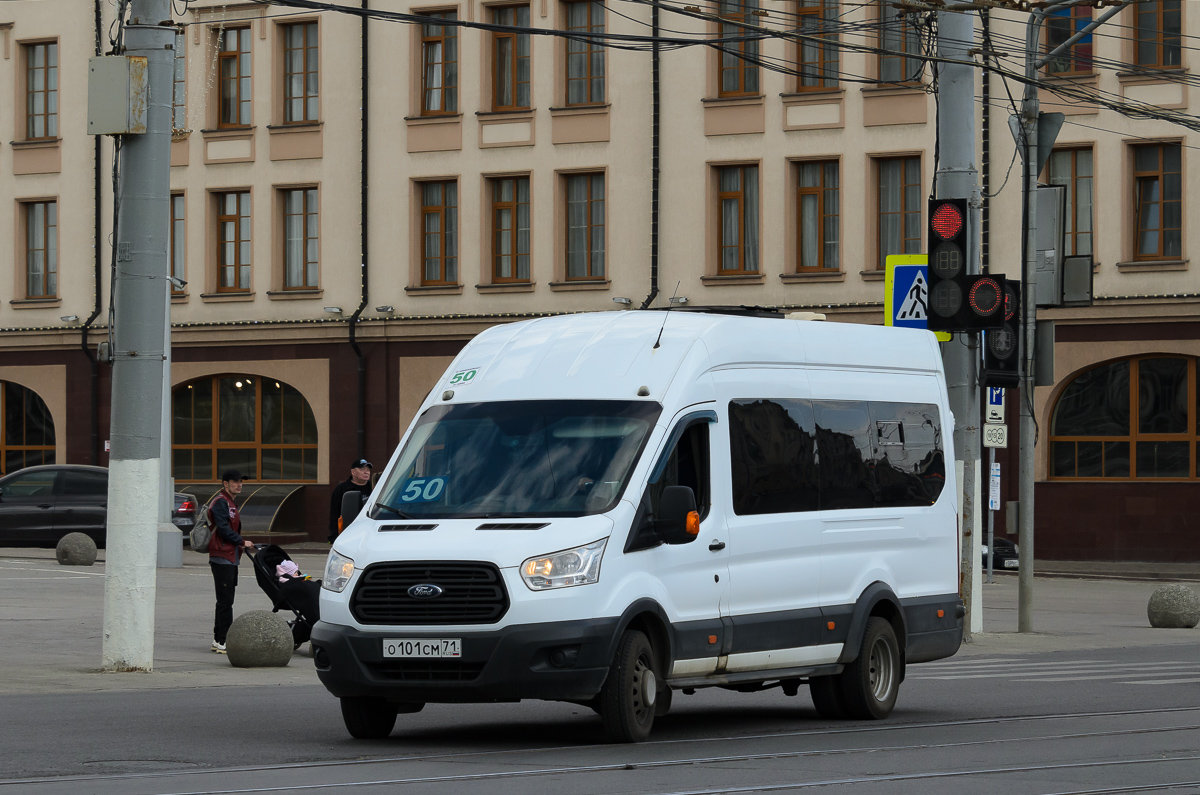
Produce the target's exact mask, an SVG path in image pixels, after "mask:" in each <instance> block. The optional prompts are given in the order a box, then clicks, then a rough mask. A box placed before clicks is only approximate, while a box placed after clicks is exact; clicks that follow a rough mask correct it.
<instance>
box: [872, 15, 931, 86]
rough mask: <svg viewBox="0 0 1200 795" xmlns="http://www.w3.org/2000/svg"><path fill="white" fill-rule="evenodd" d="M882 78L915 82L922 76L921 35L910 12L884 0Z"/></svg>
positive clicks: (880, 55) (880, 73)
mask: <svg viewBox="0 0 1200 795" xmlns="http://www.w3.org/2000/svg"><path fill="white" fill-rule="evenodd" d="M880 23H881V24H880V27H879V47H880V49H882V50H884V51H885V52H882V53H880V54H879V80H880V81H881V82H884V83H915V82H917V81H918V80H920V78H921V64H922V61H921V36H920V34H919V33H918V31H917V28H916V27H915V26H914V25H913V24H912V22H911V21H910V20H909V17H908V15H906V14H903V13H901V10H900V9H899V8H897V7H896V6H895V5H893V4H892V3H890V2H881V3H880Z"/></svg>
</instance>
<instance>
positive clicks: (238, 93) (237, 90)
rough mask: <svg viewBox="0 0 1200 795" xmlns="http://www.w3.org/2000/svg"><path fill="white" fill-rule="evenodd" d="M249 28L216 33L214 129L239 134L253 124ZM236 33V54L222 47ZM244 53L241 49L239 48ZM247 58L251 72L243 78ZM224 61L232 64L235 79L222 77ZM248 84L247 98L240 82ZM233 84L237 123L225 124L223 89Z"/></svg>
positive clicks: (252, 61)
mask: <svg viewBox="0 0 1200 795" xmlns="http://www.w3.org/2000/svg"><path fill="white" fill-rule="evenodd" d="M250 30H251V29H250V27H249V26H229V27H225V28H220V29H218V30H217V44H216V50H217V76H216V81H217V102H216V106H217V107H216V111H217V129H221V130H242V129H246V128H247V127H250V126H251V125H252V124H253V123H254V103H253V97H254V66H253V64H254V48H253V47H251V46H250V43H249V42H250V39H252V38H253V36H252V35H251V33H250ZM227 33H236V34H237V41H238V47H239V49H237V50H225V49H222V47H224V46H226V34H227ZM243 45H244V46H245V47H246V49H244V50H243V49H240V48H241V47H242V46H243ZM243 55H244V56H247V57H248V60H249V62H250V69H249V70H248V72H247V73H246V74H243V73H242V56H243ZM227 61H232V63H233V67H234V76H233V77H231V78H229V77H225V76H224V65H225V63H226V62H227ZM243 80H249V81H250V86H249V88H250V96H249V97H244V98H243V97H242V81H243ZM230 84H232V88H233V94H232V95H231V96H232V97H233V106H234V107H235V108H237V119H236V120H235V121H228V120H226V118H225V104H226V103H225V98H226V96H230V95H227V94H226V88H227V87H228V86H229V85H230ZM243 105H245V106H246V115H247V117H248V120H247V121H242V109H243Z"/></svg>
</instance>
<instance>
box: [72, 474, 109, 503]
mask: <svg viewBox="0 0 1200 795" xmlns="http://www.w3.org/2000/svg"><path fill="white" fill-rule="evenodd" d="M63 478H64V480H63V490H62V493H63V495H64V496H66V497H101V498H106V497H108V475H106V474H104V473H103V472H64V473H63Z"/></svg>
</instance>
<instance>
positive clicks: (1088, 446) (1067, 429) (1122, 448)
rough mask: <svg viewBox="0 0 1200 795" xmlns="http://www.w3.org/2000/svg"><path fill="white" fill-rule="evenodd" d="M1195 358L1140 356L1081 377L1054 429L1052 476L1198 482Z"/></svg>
mask: <svg viewBox="0 0 1200 795" xmlns="http://www.w3.org/2000/svg"><path fill="white" fill-rule="evenodd" d="M1198 423H1200V410H1198V408H1197V391H1196V359H1195V358H1193V357H1190V356H1161V355H1158V356H1137V357H1134V358H1131V359H1121V360H1118V361H1114V362H1108V363H1107V364H1102V365H1100V366H1099V367H1094V368H1092V369H1091V370H1088V371H1086V372H1084V373H1082V374H1080V375H1079V376H1077V377H1076V378H1075V379H1074V380H1073V381H1071V383H1070V384H1068V385H1067V388H1066V389H1064V390H1063V393H1062V394H1061V395H1060V396H1059V398H1058V403H1057V404H1056V405H1055V407H1054V415H1053V419H1052V422H1051V427H1050V477H1052V478H1063V479H1066V478H1073V479H1086V480H1093V479H1099V478H1103V479H1131V478H1136V479H1138V480H1194V479H1195V478H1196V456H1197V449H1196V446H1197V439H1198V435H1197V424H1198Z"/></svg>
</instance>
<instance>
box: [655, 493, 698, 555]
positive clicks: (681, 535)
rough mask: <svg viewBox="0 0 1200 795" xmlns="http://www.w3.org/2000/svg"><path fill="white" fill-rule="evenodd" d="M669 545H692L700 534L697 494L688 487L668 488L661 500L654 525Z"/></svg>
mask: <svg viewBox="0 0 1200 795" xmlns="http://www.w3.org/2000/svg"><path fill="white" fill-rule="evenodd" d="M654 524H655V526H656V528H657V529H658V531H659V532H660V533H662V537H663V541H665V542H667V543H668V544H690V543H691V542H693V541H695V540H696V537H697V536H698V535H699V534H700V514H699V513H697V512H696V494H695V493H694V492H693V491H692V490H691V489H690V488H688V487H687V486H667V487H666V488H665V489H663V493H662V499H661V500H659V505H658V517H657V521H656V522H655V523H654Z"/></svg>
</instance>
